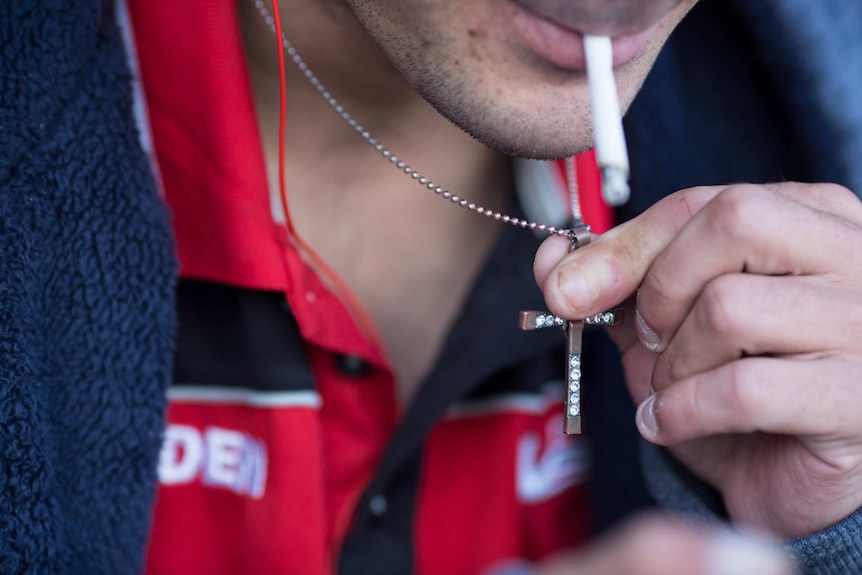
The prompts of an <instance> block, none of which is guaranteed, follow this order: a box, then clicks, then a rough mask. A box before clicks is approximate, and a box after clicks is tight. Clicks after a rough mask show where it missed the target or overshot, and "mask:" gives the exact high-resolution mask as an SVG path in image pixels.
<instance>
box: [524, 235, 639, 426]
mask: <svg viewBox="0 0 862 575" xmlns="http://www.w3.org/2000/svg"><path fill="white" fill-rule="evenodd" d="M590 239H591V236H590V230H589V228H588V227H587V226H583V225H580V226H576V227H575V229H574V235H573V237H572V247H571V249H572V251H574V250H576V249H578V248H579V247H581V246H584V245H586V244H588V243H590ZM624 311H625V310H623V309H622V308H620V309H614V310H611V311H606V312H604V313H600V314H597V315H594V316H592V317H588V318H586V319H584V320H576V321H572V320H565V319H563V318H561V317H559V316H556V315H554V314H552V313H550V312H540V311H522V312H521V314H520V318H519V321H518V327H519V328H520V329H522V330H525V331H533V330H537V329H544V328H548V327H558V328H563V329H564V330H565V331H566V416H565V418H564V423H563V431H564V432H565V433H566V434H568V435H575V434H580V433H581V348H582V345H583V332H584V325H600V326H615V325H620V324H621V323H622V322H623V317H624Z"/></svg>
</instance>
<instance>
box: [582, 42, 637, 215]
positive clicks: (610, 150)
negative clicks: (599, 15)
mask: <svg viewBox="0 0 862 575" xmlns="http://www.w3.org/2000/svg"><path fill="white" fill-rule="evenodd" d="M584 51H585V53H586V60H587V80H588V81H589V84H590V102H591V105H592V114H593V141H594V142H595V146H596V158H597V159H598V164H599V169H600V170H601V172H602V196H603V197H604V200H605V203H606V204H608V205H609V206H620V205H622V204H624V203H626V202H627V201H628V199H629V196H630V195H631V189H630V188H629V173H630V169H629V154H628V149H627V148H626V135H625V133H624V132H623V117H622V111H621V110H620V99H619V95H618V94H617V85H616V81H615V80H614V52H613V45H612V43H611V39H610V38H608V37H605V36H584Z"/></svg>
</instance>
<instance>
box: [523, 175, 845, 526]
mask: <svg viewBox="0 0 862 575" xmlns="http://www.w3.org/2000/svg"><path fill="white" fill-rule="evenodd" d="M566 244H567V242H565V241H562V240H561V238H552V239H550V240H548V241H547V242H546V243H545V245H543V246H542V249H541V250H540V251H539V254H538V255H537V258H536V277H537V280H538V281H539V285H540V286H542V287H543V290H544V293H545V297H546V299H547V301H548V305H549V306H550V308H551V310H552V311H554V312H555V313H557V314H558V315H561V316H563V317H566V318H569V319H580V318H584V317H587V316H590V315H593V314H595V313H598V312H600V311H602V310H604V309H605V308H608V307H612V306H614V305H617V304H619V303H620V302H622V301H624V300H626V299H628V298H630V297H631V296H633V295H634V294H635V293H637V313H636V314H635V319H634V321H632V322H630V325H627V326H624V327H621V328H615V329H611V330H610V332H611V335H612V336H613V337H614V338H615V340H616V342H617V344H618V345H619V347H620V350H621V352H622V354H623V365H624V368H625V372H626V378H627V381H628V385H629V388H630V391H631V393H632V395H633V396H634V398H635V400H636V401H637V402H639V403H641V406H640V408H639V409H638V416H637V418H638V426H639V428H640V430H641V433H642V435H643V436H644V437H645V438H646V439H647V440H649V441H652V442H654V443H657V444H659V445H665V446H669V448H670V449H671V451H672V452H673V453H674V455H675V456H676V457H677V458H678V459H679V460H680V461H681V462H683V463H684V464H685V465H686V466H687V467H689V468H690V469H691V470H692V472H694V473H695V474H696V475H697V476H699V477H700V478H702V479H703V480H704V481H706V482H707V483H708V484H710V485H712V486H713V487H715V488H716V489H718V490H719V491H720V492H721V493H722V495H723V496H724V500H725V503H726V506H727V509H728V512H729V513H730V516H731V518H732V519H733V520H734V521H735V522H736V523H738V524H743V525H748V526H753V527H757V528H760V529H765V530H767V531H768V532H770V533H773V534H775V535H777V536H781V537H785V538H792V537H796V536H801V535H804V534H810V533H813V532H816V531H819V530H821V529H823V528H826V527H828V526H829V525H832V524H834V523H836V522H838V521H840V520H842V519H844V518H845V517H847V516H848V515H850V514H851V513H853V512H854V511H855V510H856V509H858V508H859V507H860V506H862V204H860V202H859V200H858V199H857V198H856V197H855V196H854V195H853V194H852V193H851V192H849V191H848V190H846V189H844V188H841V187H838V186H833V185H802V184H780V185H772V186H753V185H736V186H729V187H713V188H695V189H690V190H685V191H682V192H678V193H677V194H674V195H672V196H669V197H668V198H665V199H664V200H662V201H661V202H659V203H657V204H656V205H655V206H653V207H652V208H651V209H650V210H648V211H647V212H645V213H644V214H642V215H641V216H640V217H638V218H637V219H635V220H632V221H631V222H628V223H626V224H623V225H621V226H620V227H618V228H617V229H615V230H613V231H611V232H609V233H607V234H605V235H604V236H603V237H601V238H599V239H598V240H596V241H595V242H593V243H592V244H590V245H588V246H586V247H585V248H583V249H580V250H577V251H575V252H573V253H571V254H569V253H567V250H568V246H567V245H566ZM639 342H640V343H639ZM651 390H652V391H654V392H655V394H654V395H652V396H651Z"/></svg>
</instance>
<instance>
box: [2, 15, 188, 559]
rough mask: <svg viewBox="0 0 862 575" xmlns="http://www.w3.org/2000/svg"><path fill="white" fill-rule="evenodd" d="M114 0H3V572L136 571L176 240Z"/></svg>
mask: <svg viewBox="0 0 862 575" xmlns="http://www.w3.org/2000/svg"><path fill="white" fill-rule="evenodd" d="M131 107H132V98H131V82H130V77H129V73H128V70H127V66H126V61H125V56H124V52H123V45H122V40H121V37H120V34H119V31H118V29H117V27H116V25H115V19H114V14H113V13H112V8H111V4H110V3H108V2H100V1H94V0H74V1H65V2H64V1H58V0H39V1H36V0H33V1H28V0H23V1H22V0H15V1H8V2H0V573H27V574H29V573H34V574H35V573H81V574H88V575H94V574H123V573H137V572H140V571H141V568H142V561H143V556H144V547H145V544H146V539H147V531H148V528H149V523H150V514H151V507H152V502H153V497H154V493H155V483H156V462H157V456H158V449H159V444H160V434H161V429H162V426H163V420H164V410H165V406H166V400H165V387H166V385H167V383H168V381H169V375H170V353H171V348H172V346H173V337H174V330H175V326H174V311H173V285H174V275H175V273H174V270H175V268H176V265H175V262H174V249H173V242H172V239H171V231H170V225H169V220H168V217H167V213H166V210H165V208H164V206H163V203H162V201H161V199H160V198H159V196H158V193H157V192H156V188H155V185H154V182H153V178H152V176H151V173H150V170H149V164H148V159H147V156H146V155H145V154H144V153H143V152H142V150H141V148H140V145H139V141H138V134H137V132H136V129H135V126H134V120H133V116H132V113H131Z"/></svg>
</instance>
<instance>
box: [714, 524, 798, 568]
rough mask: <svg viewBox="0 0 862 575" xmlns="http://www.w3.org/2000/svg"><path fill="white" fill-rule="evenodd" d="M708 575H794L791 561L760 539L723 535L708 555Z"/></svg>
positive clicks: (717, 539) (773, 546)
mask: <svg viewBox="0 0 862 575" xmlns="http://www.w3.org/2000/svg"><path fill="white" fill-rule="evenodd" d="M706 558H707V564H706V565H707V573H709V575H791V574H792V573H795V570H794V568H793V563H792V561H791V560H790V558H789V557H788V556H787V555H786V554H784V553H781V552H780V550H779V549H778V548H777V547H776V546H775V545H771V544H769V543H765V542H763V541H760V540H758V539H750V538H743V537H741V536H739V535H735V534H724V535H721V536H719V537H718V538H716V539H715V540H714V541H713V542H712V543H711V544H710V546H709V549H708V551H707V556H706Z"/></svg>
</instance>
